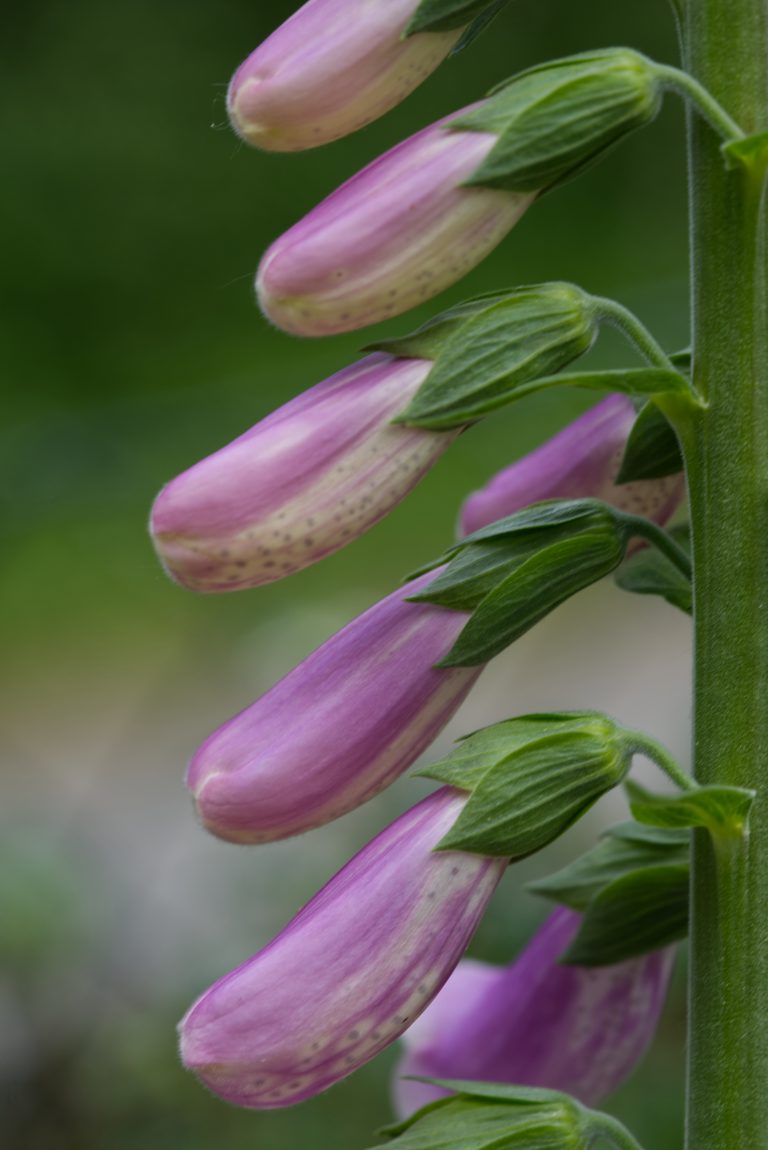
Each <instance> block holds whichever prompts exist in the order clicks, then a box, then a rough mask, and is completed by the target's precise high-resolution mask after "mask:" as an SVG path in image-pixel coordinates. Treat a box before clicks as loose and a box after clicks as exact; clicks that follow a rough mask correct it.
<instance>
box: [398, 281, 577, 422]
mask: <svg viewBox="0 0 768 1150" xmlns="http://www.w3.org/2000/svg"><path fill="white" fill-rule="evenodd" d="M596 334H597V319H596V313H595V308H594V305H593V303H592V301H591V299H590V297H589V296H588V295H586V294H585V293H584V292H582V291H580V289H579V288H576V287H574V286H573V285H572V284H562V283H551V284H539V285H536V286H534V287H524V288H519V289H517V290H515V291H513V292H510V293H508V294H507V295H506V297H504V298H503V299H500V300H497V301H496V302H494V303H492V304H490V306H487V307H485V308H484V309H483V310H481V311H477V312H475V314H473V315H471V316H468V317H467V318H466V319H465V320H464V322H463V323H461V324H460V325H459V326H458V327H456V326H454V327H453V328H452V329H451V331H450V333H449V334H448V335H447V337H446V338H445V340H444V342H443V343H442V345H441V346H440V347H439V349H438V350H437V359H436V362H435V365H434V367H433V368H432V370H431V371H430V373H429V375H428V376H427V378H426V380H425V381H424V383H423V384H422V385H421V387H420V388H419V390H418V392H417V393H416V395H415V396H414V398H413V400H412V401H411V404H410V406H409V407H408V408H407V409H406V410H405V411H404V412H403V413H402V415H401V416H399V417H398V422H403V423H408V424H413V425H416V426H419V427H432V428H445V427H455V426H460V425H461V424H464V423H467V422H469V421H471V420H473V419H477V418H479V417H480V416H481V415H484V414H486V413H487V412H489V411H493V410H495V409H496V408H498V407H501V406H503V405H504V404H505V403H509V402H510V401H511V400H513V399H516V398H518V397H519V396H522V395H524V394H529V393H530V391H535V390H537V389H538V387H539V384H538V382H537V380H538V378H539V377H547V376H550V375H551V373H552V372H554V371H558V370H559V369H560V368H562V367H565V365H566V364H568V363H570V362H571V360H573V359H575V358H576V357H577V356H579V355H581V354H583V352H585V351H587V350H588V349H589V348H590V346H591V344H592V342H593V340H594V338H595V335H596Z"/></svg>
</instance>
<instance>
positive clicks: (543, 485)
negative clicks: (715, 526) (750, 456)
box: [460, 395, 685, 535]
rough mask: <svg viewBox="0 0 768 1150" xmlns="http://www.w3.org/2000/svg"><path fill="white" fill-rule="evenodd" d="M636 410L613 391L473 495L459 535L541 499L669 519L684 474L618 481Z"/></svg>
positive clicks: (682, 493)
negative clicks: (593, 503) (598, 502)
mask: <svg viewBox="0 0 768 1150" xmlns="http://www.w3.org/2000/svg"><path fill="white" fill-rule="evenodd" d="M636 414H637V413H636V411H635V408H634V406H633V405H632V403H631V402H630V400H629V399H627V398H626V397H625V396H622V395H609V396H608V398H607V399H604V400H602V401H601V402H600V403H598V404H597V405H596V406H595V407H593V408H591V409H590V410H589V411H587V412H585V414H584V415H581V416H579V418H578V419H576V420H574V421H573V423H570V424H568V426H567V427H565V428H563V430H562V431H560V432H558V434H557V435H555V436H554V437H553V438H552V439H550V440H548V441H547V442H546V443H544V444H542V446H541V447H538V448H536V450H535V451H532V452H530V454H529V455H525V456H524V457H523V458H522V459H519V460H518V461H517V462H516V463H513V464H512V465H511V467H506V468H505V469H504V470H503V471H500V472H499V473H498V474H497V475H495V476H494V477H493V479H491V480H490V482H489V483H487V484H486V486H485V487H484V488H482V490H480V491H476V492H475V493H474V494H473V495H470V496H469V498H468V499H467V500H466V502H465V503H464V506H463V508H462V511H461V521H460V530H461V534H462V535H469V534H471V533H472V532H473V531H478V530H479V529H480V528H481V527H485V526H487V525H488V524H489V523H493V522H495V521H496V520H497V519H502V518H504V516H506V515H511V514H512V513H513V512H515V511H519V510H521V508H523V507H527V506H528V504H530V503H536V502H538V501H539V500H541V499H577V498H592V499H602V500H604V501H605V502H606V503H610V504H611V505H612V506H614V507H618V508H619V510H621V511H629V512H632V513H633V514H635V515H644V516H646V517H647V518H650V519H653V520H654V521H655V522H656V523H659V524H663V523H666V522H667V520H668V519H669V518H670V516H671V515H672V514H673V513H674V512H675V511H676V510H677V508H678V507H679V506H680V504H681V502H682V501H683V499H684V498H685V479H684V476H683V475H682V474H680V475H670V476H668V477H666V478H664V479H644V480H640V481H638V482H636V483H623V484H621V485H620V486H617V485H616V484H615V483H614V480H615V478H616V475H617V474H618V470H619V466H620V464H621V459H622V455H623V453H624V447H625V445H626V442H627V436H628V435H629V432H630V430H631V428H632V424H633V423H634V421H635V418H636Z"/></svg>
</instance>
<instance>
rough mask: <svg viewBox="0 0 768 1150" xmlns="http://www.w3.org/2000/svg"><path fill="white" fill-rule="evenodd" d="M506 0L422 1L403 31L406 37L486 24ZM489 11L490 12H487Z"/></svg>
mask: <svg viewBox="0 0 768 1150" xmlns="http://www.w3.org/2000/svg"><path fill="white" fill-rule="evenodd" d="M507 2H508V0H422V2H421V4H420V5H419V6H418V8H417V9H416V11H415V12H414V14H413V16H412V17H411V20H410V23H409V24H408V27H407V28H406V30H405V34H406V36H413V35H415V33H417V32H450V31H451V30H452V29H454V28H463V27H465V25H471V24H472V22H473V21H479V20H484V21H485V23H487V22H488V21H489V20H490V19H491V18H492V17H493V16H495V15H496V13H497V12H498V11H499V10H500V9H501V8H502V7H503V6H504V4H505V3H507ZM489 10H490V11H489Z"/></svg>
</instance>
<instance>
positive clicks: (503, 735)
mask: <svg viewBox="0 0 768 1150" xmlns="http://www.w3.org/2000/svg"><path fill="white" fill-rule="evenodd" d="M595 720H597V721H598V722H600V721H602V720H604V716H601V715H599V714H597V713H596V712H594V711H563V712H541V713H536V714H531V715H519V716H516V717H515V718H514V719H505V720H504V721H503V722H501V723H493V724H492V725H491V726H490V727H482V728H481V729H480V730H479V731H473V732H472V733H471V734H469V735H465V736H464V737H463V738H462V739H460V740H459V741H458V743H457V744H456V746H455V747H454V749H453V750H452V751H451V752H450V754H449V755H447V756H446V757H445V758H444V759H440V760H439V761H438V762H436V763H430V764H429V766H426V767H423V768H422V769H421V770H420V771H417V772H416V773H417V774H418V775H420V776H421V777H423V778H426V779H435V780H436V781H437V782H442V783H449V784H450V785H451V786H455V787H461V788H462V789H463V790H466V791H471V790H474V788H475V787H476V786H477V784H478V782H479V780H480V778H481V777H482V776H483V775H484V774H485V772H486V771H488V770H489V769H490V768H491V767H493V766H495V765H496V764H497V763H499V762H501V761H502V760H503V759H506V758H508V757H509V756H510V755H511V754H513V752H515V751H517V750H519V749H520V748H522V747H524V746H526V745H528V744H529V743H535V742H537V741H538V740H539V739H540V738H542V736H544V735H548V734H552V732H554V731H560V730H563V729H569V730H575V729H576V728H578V727H581V726H585V725H587V724H589V723H592V722H594V721H595Z"/></svg>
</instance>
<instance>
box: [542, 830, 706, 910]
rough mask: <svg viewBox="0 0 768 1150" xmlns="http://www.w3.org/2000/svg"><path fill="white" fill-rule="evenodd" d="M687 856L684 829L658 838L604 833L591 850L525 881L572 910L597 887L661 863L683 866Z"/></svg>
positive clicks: (583, 905)
mask: <svg viewBox="0 0 768 1150" xmlns="http://www.w3.org/2000/svg"><path fill="white" fill-rule="evenodd" d="M634 826H637V824H634ZM642 829H643V828H642V827H641V828H640V830H642ZM689 857H690V835H689V833H688V832H687V831H683V830H678V831H675V832H674V836H673V837H672V838H669V837H668V838H666V839H664V840H662V841H658V840H654V839H650V840H649V839H646V838H643V837H642V836H640V837H636V836H631V837H630V836H628V837H624V836H623V835H616V834H613V835H606V836H604V837H603V838H602V839H601V840H600V842H599V843H598V844H597V846H595V847H593V848H592V850H590V851H587V853H586V854H584V855H582V856H581V857H580V858H577V859H575V860H574V861H573V862H572V863H569V864H568V865H567V866H565V867H563V868H562V869H561V870H559V871H555V872H554V873H553V874H550V875H547V876H546V877H545V878H540V879H537V880H536V881H535V882H531V883H528V890H529V891H531V892H532V893H533V894H538V895H541V896H542V897H543V898H548V899H551V900H552V901H553V902H558V903H562V904H563V905H564V906H569V907H571V908H572V909H573V910H578V911H585V910H586V909H587V907H588V906H589V904H590V903H591V902H592V900H593V899H594V898H595V897H596V896H597V895H598V894H599V893H600V891H601V890H603V888H604V887H606V886H609V885H610V884H611V883H612V882H614V881H615V880H616V879H618V878H622V877H623V876H624V875H627V874H631V873H632V872H634V871H636V870H641V869H642V868H643V867H647V866H657V865H659V864H662V863H674V864H680V865H683V866H685V865H687V864H688V862H689Z"/></svg>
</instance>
